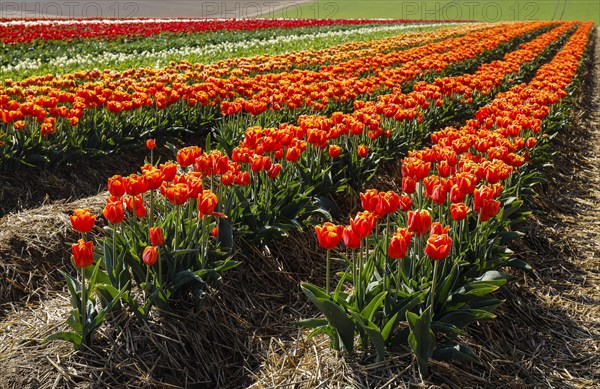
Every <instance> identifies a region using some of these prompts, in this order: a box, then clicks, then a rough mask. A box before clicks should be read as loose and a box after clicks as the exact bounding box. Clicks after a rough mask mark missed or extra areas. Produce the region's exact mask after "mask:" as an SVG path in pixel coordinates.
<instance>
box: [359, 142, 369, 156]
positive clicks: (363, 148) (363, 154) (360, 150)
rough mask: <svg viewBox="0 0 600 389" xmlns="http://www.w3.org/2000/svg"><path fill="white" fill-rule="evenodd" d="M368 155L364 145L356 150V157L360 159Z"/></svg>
mask: <svg viewBox="0 0 600 389" xmlns="http://www.w3.org/2000/svg"><path fill="white" fill-rule="evenodd" d="M368 153H369V148H368V147H367V146H366V145H359V146H358V150H357V155H358V156H359V157H360V158H364V157H366V156H367V154H368Z"/></svg>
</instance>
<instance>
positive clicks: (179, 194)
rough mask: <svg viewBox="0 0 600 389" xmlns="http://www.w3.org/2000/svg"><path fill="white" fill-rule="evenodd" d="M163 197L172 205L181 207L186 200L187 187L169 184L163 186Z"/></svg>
mask: <svg viewBox="0 0 600 389" xmlns="http://www.w3.org/2000/svg"><path fill="white" fill-rule="evenodd" d="M163 185H164V186H165V197H166V198H167V200H169V202H170V203H171V204H173V205H183V204H185V202H186V201H187V200H188V196H189V187H188V186H187V184H183V183H179V184H171V185H168V186H167V185H165V184H164V183H163Z"/></svg>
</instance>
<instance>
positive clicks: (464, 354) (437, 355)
mask: <svg viewBox="0 0 600 389" xmlns="http://www.w3.org/2000/svg"><path fill="white" fill-rule="evenodd" d="M431 357H432V358H433V359H435V360H438V361H462V362H473V363H477V364H479V365H481V364H482V363H481V360H480V359H479V357H478V356H477V355H475V353H474V352H473V351H472V350H471V349H470V348H468V347H466V346H463V345H460V344H456V345H454V346H440V347H436V349H435V350H433V354H432V356H431Z"/></svg>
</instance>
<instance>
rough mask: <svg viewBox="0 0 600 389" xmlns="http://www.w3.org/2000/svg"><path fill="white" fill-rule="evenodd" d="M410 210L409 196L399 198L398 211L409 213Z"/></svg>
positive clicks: (410, 200) (410, 201)
mask: <svg viewBox="0 0 600 389" xmlns="http://www.w3.org/2000/svg"><path fill="white" fill-rule="evenodd" d="M411 208H412V199H411V198H410V196H407V195H403V196H400V209H401V210H403V211H404V212H408V211H410V209H411Z"/></svg>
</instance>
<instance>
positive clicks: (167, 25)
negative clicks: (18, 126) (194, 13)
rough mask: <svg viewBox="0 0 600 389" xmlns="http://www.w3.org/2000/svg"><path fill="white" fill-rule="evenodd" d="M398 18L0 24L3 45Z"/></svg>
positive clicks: (379, 21) (382, 21) (383, 21)
mask: <svg viewBox="0 0 600 389" xmlns="http://www.w3.org/2000/svg"><path fill="white" fill-rule="evenodd" d="M414 22H418V21H412V20H399V19H258V18H253V19H96V20H94V19H87V20H76V19H71V20H60V19H41V20H34V21H32V20H19V19H17V20H6V21H2V22H0V39H2V40H3V42H4V44H16V43H30V42H35V41H48V40H60V41H73V40H79V39H90V38H96V39H107V40H114V39H119V38H131V37H138V36H141V37H145V36H150V35H158V34H165V33H186V34H190V33H195V32H204V31H219V30H248V31H254V30H259V29H267V28H298V27H316V26H331V25H361V24H403V23H414Z"/></svg>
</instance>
